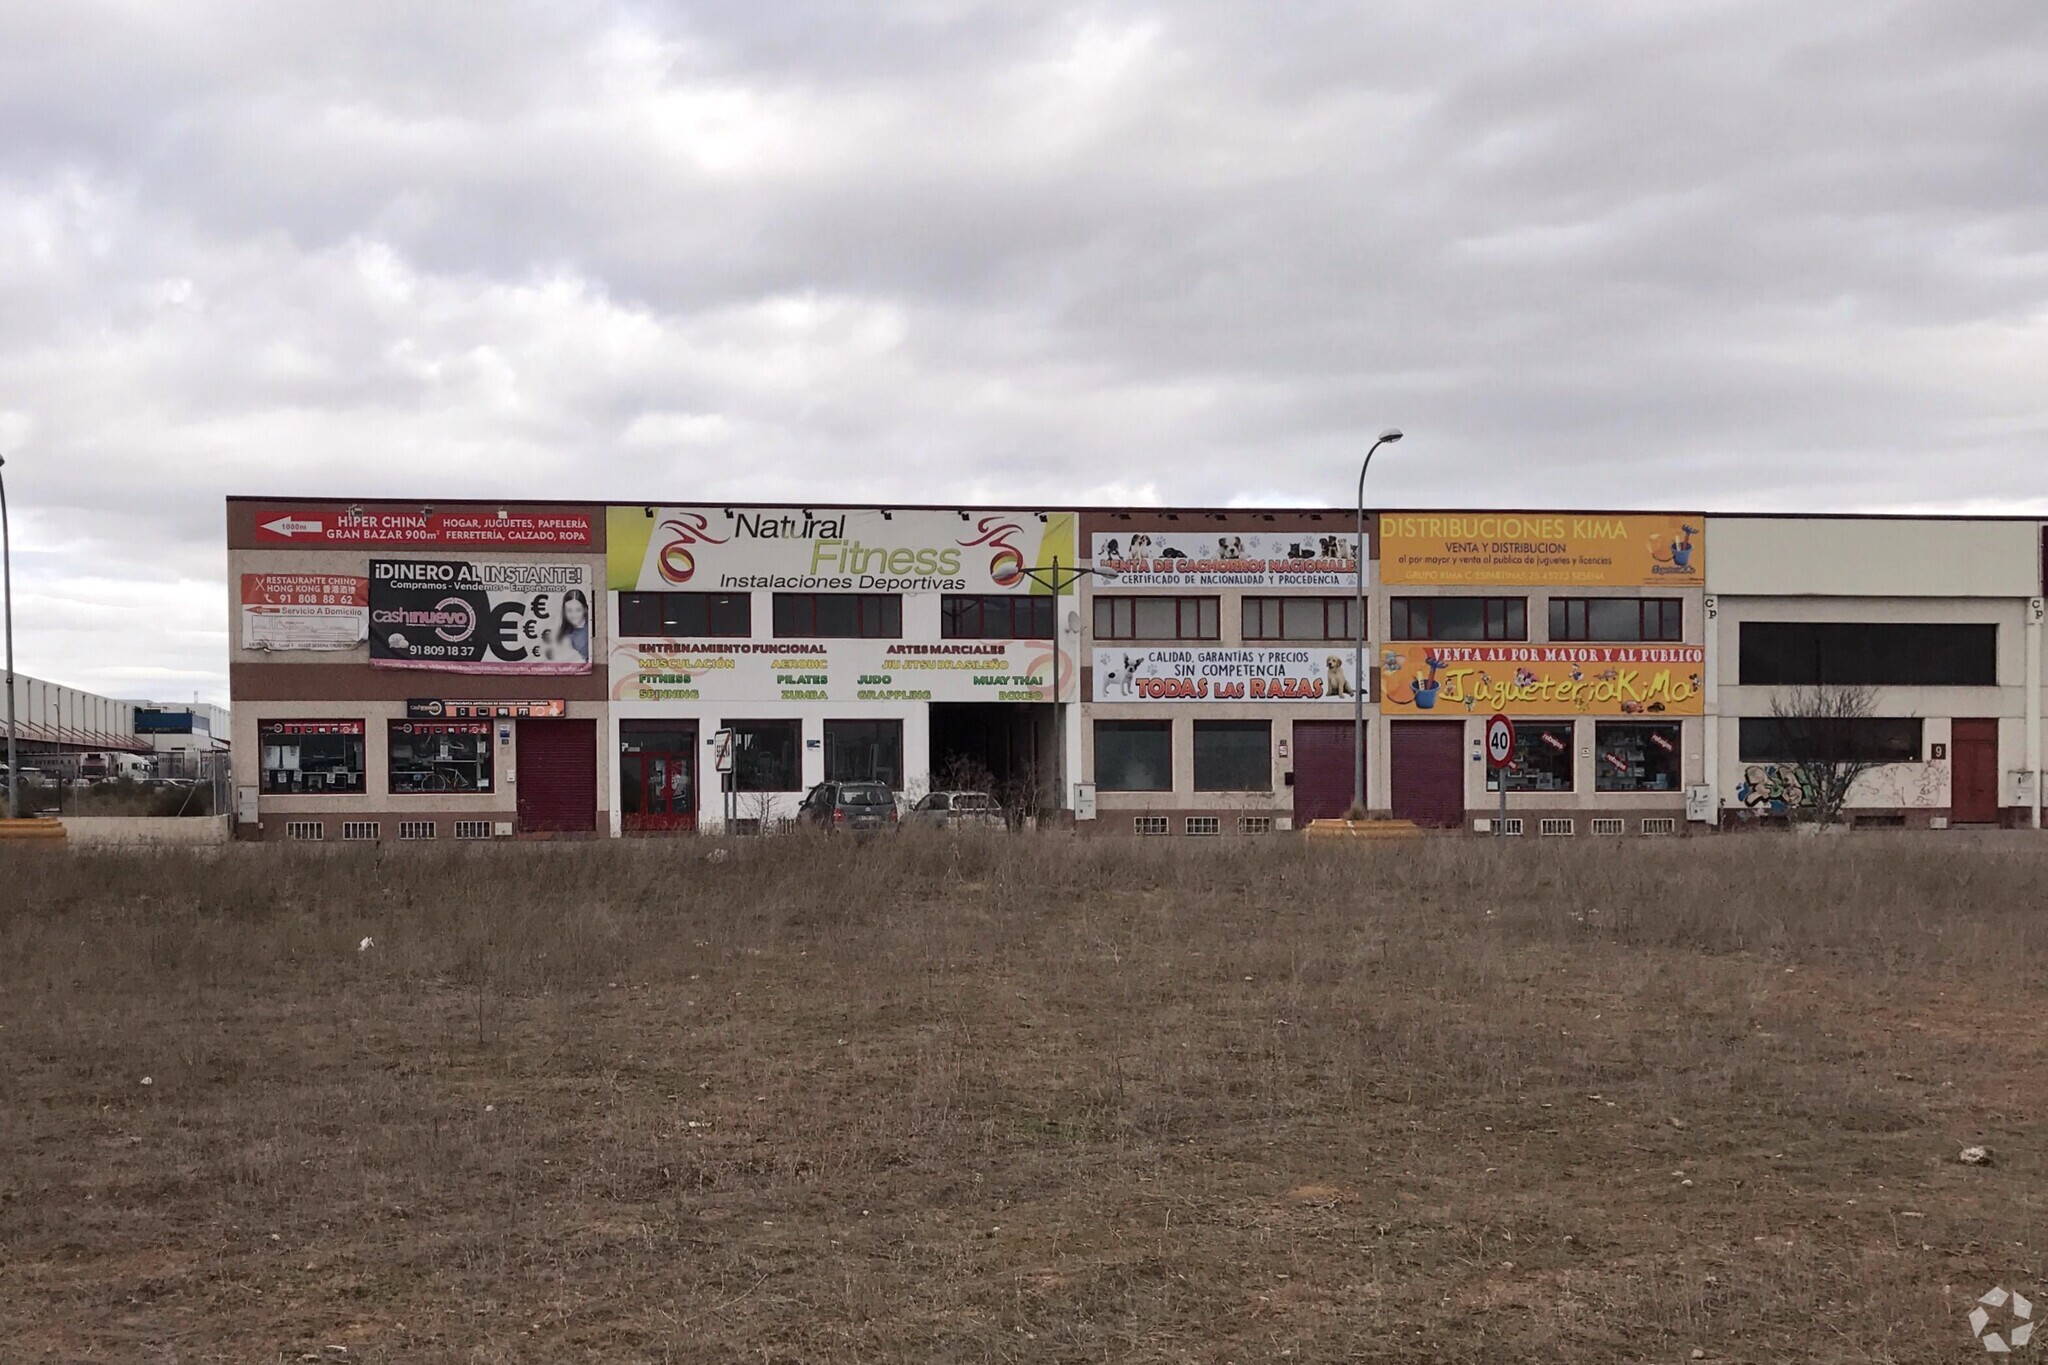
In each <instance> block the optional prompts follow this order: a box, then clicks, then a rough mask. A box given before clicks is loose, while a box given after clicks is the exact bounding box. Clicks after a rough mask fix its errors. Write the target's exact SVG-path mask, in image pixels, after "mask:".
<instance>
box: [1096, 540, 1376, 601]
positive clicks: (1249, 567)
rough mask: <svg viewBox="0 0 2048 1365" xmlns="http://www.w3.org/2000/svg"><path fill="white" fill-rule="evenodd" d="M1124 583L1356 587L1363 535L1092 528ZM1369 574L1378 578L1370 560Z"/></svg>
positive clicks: (1101, 557) (1101, 558) (1099, 551)
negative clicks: (1123, 530) (1358, 543)
mask: <svg viewBox="0 0 2048 1365" xmlns="http://www.w3.org/2000/svg"><path fill="white" fill-rule="evenodd" d="M1091 539H1092V547H1091V548H1092V549H1093V550H1094V553H1095V567H1096V568H1098V569H1106V570H1108V571H1109V572H1111V573H1114V574H1115V575H1116V577H1115V578H1114V579H1112V580H1109V582H1110V583H1111V585H1112V586H1114V587H1118V588H1355V587H1356V586H1357V585H1358V559H1357V551H1356V548H1355V547H1356V545H1357V542H1358V537H1357V536H1355V535H1351V534H1345V535H1324V534H1322V533H1320V532H1302V531H1297V532H1292V533H1290V532H1284V531H1279V532H1274V531H1263V532H1259V531H1255V532H1250V533H1247V534H1235V533H1232V532H1229V531H1201V532H1199V533H1198V532H1193V531H1127V532H1119V533H1116V534H1105V533H1103V532H1100V531H1097V532H1094V533H1092V537H1091ZM1366 581H1367V582H1368V583H1370V582H1371V581H1372V574H1371V568H1370V566H1368V567H1367V572H1366Z"/></svg>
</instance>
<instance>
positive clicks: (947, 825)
mask: <svg viewBox="0 0 2048 1365" xmlns="http://www.w3.org/2000/svg"><path fill="white" fill-rule="evenodd" d="M904 823H906V824H912V825H923V826H927V827H930V828H937V829H961V828H972V827H974V826H977V825H979V826H985V827H987V828H990V829H1002V828H1004V827H1005V826H1006V825H1007V824H1008V823H1009V822H1008V821H1007V820H1005V819H1004V818H1003V808H1002V805H1001V803H999V802H998V801H997V800H996V799H995V798H994V797H993V796H990V795H989V794H988V793H987V792H932V793H930V794H929V795H927V796H925V797H924V798H923V799H922V800H920V801H919V802H918V803H917V804H916V805H914V806H912V807H911V808H910V814H909V815H908V816H906V817H905V818H904Z"/></svg>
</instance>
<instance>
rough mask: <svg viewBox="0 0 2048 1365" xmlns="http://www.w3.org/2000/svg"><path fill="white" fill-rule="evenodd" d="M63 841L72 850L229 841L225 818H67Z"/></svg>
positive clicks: (201, 816)
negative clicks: (75, 848) (129, 845)
mask: <svg viewBox="0 0 2048 1365" xmlns="http://www.w3.org/2000/svg"><path fill="white" fill-rule="evenodd" d="M63 824H64V837H65V838H66V839H67V840H69V841H70V843H71V844H72V846H73V847H78V848H84V847H88V846H95V845H99V846H103V845H110V844H131V845H133V844H155V845H178V846H180V847H192V846H195V845H203V844H224V843H226V842H227V841H228V819H227V817H226V816H225V815H189V816H168V815H164V816H157V815H76V816H74V815H67V816H65V817H64V819H63Z"/></svg>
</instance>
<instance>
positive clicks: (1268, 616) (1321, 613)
mask: <svg viewBox="0 0 2048 1365" xmlns="http://www.w3.org/2000/svg"><path fill="white" fill-rule="evenodd" d="M1357 608H1358V599H1357V598H1355V597H1247V598H1245V599H1244V638H1245V639H1247V640H1349V639H1352V638H1354V637H1355V635H1356V634H1357V627H1356V626H1355V624H1354V622H1355V621H1356V620H1357V617H1356V616H1355V615H1353V613H1354V612H1355V611H1356V610H1357Z"/></svg>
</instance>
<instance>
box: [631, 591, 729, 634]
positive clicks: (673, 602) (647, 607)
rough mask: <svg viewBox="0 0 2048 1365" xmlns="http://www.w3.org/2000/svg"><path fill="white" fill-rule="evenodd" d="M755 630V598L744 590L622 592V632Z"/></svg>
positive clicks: (666, 632)
mask: <svg viewBox="0 0 2048 1365" xmlns="http://www.w3.org/2000/svg"><path fill="white" fill-rule="evenodd" d="M753 633H754V599H753V597H752V596H751V595H750V594H748V593H743V592H622V593H620V594H619V634H621V635H641V636H645V635H685V636H687V635H710V636H738V637H740V638H741V639H745V638H746V637H747V636H749V635H752V634H753Z"/></svg>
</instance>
